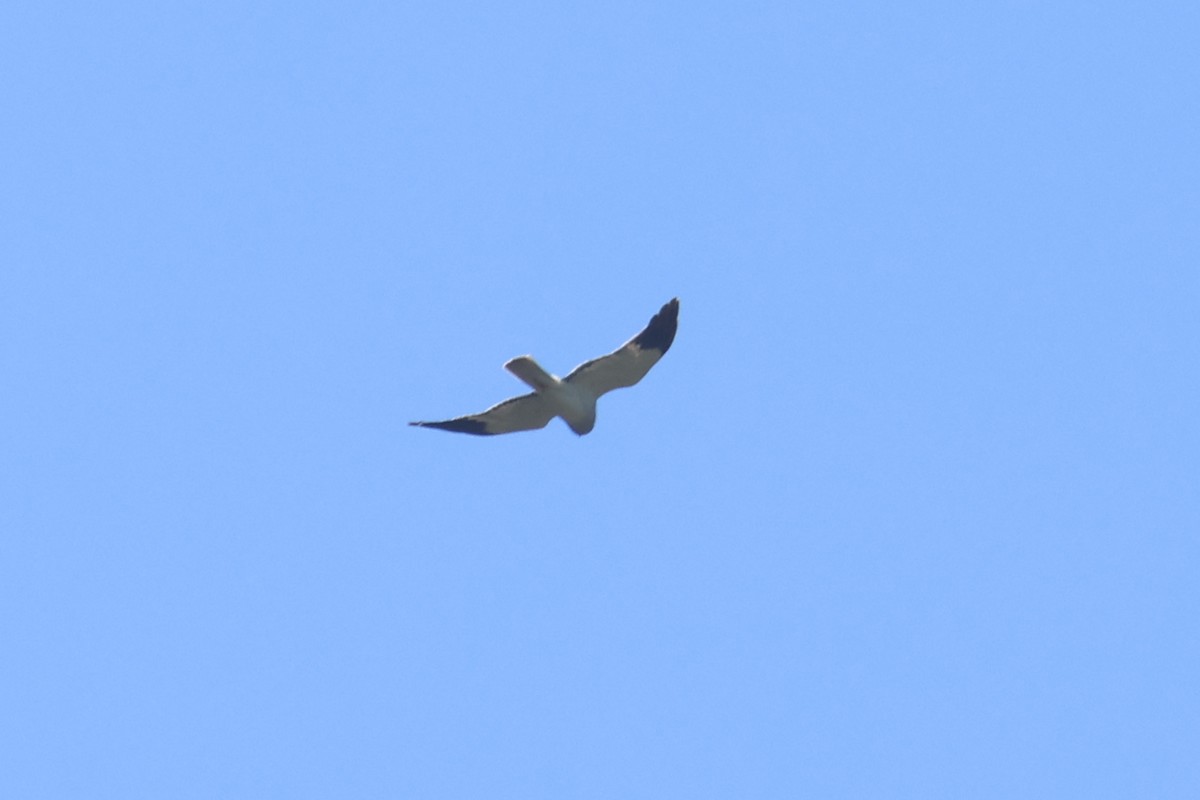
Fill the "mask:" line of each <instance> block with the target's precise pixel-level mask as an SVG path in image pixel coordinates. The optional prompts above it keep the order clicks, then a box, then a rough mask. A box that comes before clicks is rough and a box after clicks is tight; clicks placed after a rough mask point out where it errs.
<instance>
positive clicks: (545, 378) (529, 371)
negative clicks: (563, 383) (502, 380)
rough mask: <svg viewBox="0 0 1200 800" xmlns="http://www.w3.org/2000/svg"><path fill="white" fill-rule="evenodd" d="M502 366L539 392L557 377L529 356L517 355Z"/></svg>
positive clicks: (556, 380) (554, 382)
mask: <svg viewBox="0 0 1200 800" xmlns="http://www.w3.org/2000/svg"><path fill="white" fill-rule="evenodd" d="M504 368H505V369H506V370H508V371H509V372H511V373H512V374H513V375H516V376H517V377H518V378H520V379H521V380H523V381H525V383H528V384H529V385H530V386H532V387H533V388H534V390H536V391H539V392H540V391H543V390H545V389H549V388H550V387H551V386H553V385H555V384H556V383H558V378H556V377H554V376H553V375H551V374H550V373H549V372H546V370H544V369H542V368H541V366H539V365H538V363H537V362H536V361H534V360H533V358H531V357H530V356H517V357H516V358H514V359H513V360H512V361H509V362H508V363H507V364H505V365H504Z"/></svg>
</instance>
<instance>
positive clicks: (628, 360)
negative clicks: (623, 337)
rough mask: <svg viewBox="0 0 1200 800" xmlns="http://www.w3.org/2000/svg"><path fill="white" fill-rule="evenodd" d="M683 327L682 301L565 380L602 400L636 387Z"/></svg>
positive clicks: (666, 308)
mask: <svg viewBox="0 0 1200 800" xmlns="http://www.w3.org/2000/svg"><path fill="white" fill-rule="evenodd" d="M678 326H679V298H678V297H676V298H675V299H674V300H672V301H671V302H669V303H667V304H666V305H664V306H663V307H662V308H661V309H659V311H658V313H657V314H655V315H654V316H653V317H652V318H651V319H650V324H648V325H647V326H646V328H645V330H643V331H642V332H641V333H639V334H638V335H637V336H635V337H633V338H632V339H630V340H629V341H628V342H626V343H625V344H623V345H621V346H620V347H619V348H617V349H616V350H614V351H613V352H611V353H609V354H608V355H606V356H601V357H600V358H594V359H592V360H591V361H587V362H584V363H583V364H580V365H579V366H578V367H576V368H575V369H573V370H571V374H570V375H568V376H567V377H565V378H563V381H564V382H565V383H573V384H575V385H577V386H580V387H582V388H584V389H586V390H587V391H589V392H591V393H592V395H593V396H595V397H599V396H600V395H602V394H604V393H605V392H611V391H612V390H613V389H620V388H623V387H625V386H633V385H634V384H635V383H637V382H638V381H640V380H641V379H642V378H643V377H644V376H645V375H646V373H647V372H649V371H650V368H651V367H653V366H654V365H655V364H657V363H658V360H659V359H660V358H662V357H663V354H664V353H666V352H667V350H669V349H670V348H671V343H672V342H674V341H675V331H676V329H677V328H678Z"/></svg>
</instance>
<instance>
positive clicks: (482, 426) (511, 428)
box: [408, 394, 554, 436]
mask: <svg viewBox="0 0 1200 800" xmlns="http://www.w3.org/2000/svg"><path fill="white" fill-rule="evenodd" d="M552 419H554V411H553V410H552V409H551V408H550V404H549V403H548V402H546V399H545V398H544V397H541V396H540V395H537V394H523V395H521V396H520V397H513V398H511V399H509V400H505V401H504V402H503V403H497V404H496V405H494V406H492V407H491V408H489V409H488V410H487V411H484V412H482V413H480V414H470V415H468V416H465V417H455V418H454V419H447V420H442V421H441V422H410V423H408V424H409V425H417V426H419V427H422V428H438V429H440V430H443V431H454V432H455V433H473V434H475V435H476V436H494V435H496V434H498V433H516V432H517V431H532V430H536V429H538V428H544V427H546V424H547V423H549V422H550V420H552Z"/></svg>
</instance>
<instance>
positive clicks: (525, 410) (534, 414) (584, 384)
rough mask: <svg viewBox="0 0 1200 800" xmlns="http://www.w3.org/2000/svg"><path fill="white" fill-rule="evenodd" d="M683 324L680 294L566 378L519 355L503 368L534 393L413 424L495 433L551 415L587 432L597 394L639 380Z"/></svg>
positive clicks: (529, 426) (537, 424) (539, 423)
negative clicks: (622, 340) (479, 410)
mask: <svg viewBox="0 0 1200 800" xmlns="http://www.w3.org/2000/svg"><path fill="white" fill-rule="evenodd" d="M678 324H679V298H675V299H674V300H672V301H671V302H669V303H667V304H666V305H665V306H663V307H662V308H661V309H660V310H659V312H658V313H657V314H655V315H654V316H653V317H652V318H651V319H650V324H649V325H647V326H646V329H645V330H643V331H642V332H641V333H639V334H638V335H637V336H635V337H633V338H632V339H630V340H629V341H628V342H626V343H625V344H623V345H621V346H620V347H618V348H617V349H616V350H614V351H613V352H611V353H609V354H608V355H606V356H601V357H600V358H594V359H592V360H591V361H585V362H584V363H582V364H580V365H579V366H578V367H576V368H575V369H573V370H571V374H570V375H568V376H567V377H565V378H558V377H555V376H554V375H551V374H550V373H549V372H546V370H544V369H542V368H541V367H540V366H539V365H538V363H537V362H536V361H534V360H533V358H531V357H530V356H518V357H517V358H514V359H513V360H512V361H509V362H508V363H507V364H505V365H504V368H505V369H507V370H508V371H509V372H511V373H512V374H513V375H516V376H517V377H518V378H520V379H521V380H522V381H524V382H525V383H527V384H529V385H530V386H531V387H532V388H533V392H532V393H530V394H523V395H521V396H520V397H514V398H512V399H510V400H505V401H504V402H503V403H499V404H497V405H494V406H492V407H491V408H489V409H488V410H487V411H484V412H482V413H480V414H470V415H468V416H465V417H455V418H454V419H447V420H443V421H441V422H410V423H409V424H410V425H419V426H420V427H422V428H441V429H442V430H444V431H455V432H457V433H473V434H475V435H477V436H492V435H494V434H497V433H514V432H515V431H531V430H535V429H537V428H544V427H546V424H547V423H548V422H550V420H552V419H554V418H555V417H562V418H563V421H564V422H566V423H567V425H568V426H569V427H570V428H571V430H573V431H575V433H577V434H579V435H580V436H583V435H584V434H585V433H589V432H590V431H591V430H592V428H593V427H594V426H595V424H596V400H597V399H598V398H599V397H600V395H602V394H604V393H605V392H611V391H612V390H613V389H620V388H622V387H624V386H633V385H634V384H635V383H637V382H638V381H640V380H641V379H642V377H643V376H645V374H646V373H647V372H649V371H650V368H651V367H653V366H654V365H655V364H657V363H658V360H659V359H660V358H662V357H663V354H664V353H666V352H667V350H669V349H670V348H671V342H673V341H675V329H676V327H677V326H678Z"/></svg>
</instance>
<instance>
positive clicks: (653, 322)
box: [633, 297, 679, 353]
mask: <svg viewBox="0 0 1200 800" xmlns="http://www.w3.org/2000/svg"><path fill="white" fill-rule="evenodd" d="M678 327H679V298H678V297H676V298H674V299H672V300H671V302H669V303H667V304H666V305H664V306H663V307H662V308H661V309H659V311H658V313H657V314H655V315H654V316H653V317H651V319H650V324H649V325H647V326H646V329H645V330H644V331H642V332H641V333H639V334H638V335H637V336H636V337H634V340H633V343H634V344H636V345H637V346H638V347H639V348H640V349H642V350H658V351H659V352H662V353H665V352H667V351H668V350H670V349H671V343H672V342H674V341H675V331H676V329H677V328H678Z"/></svg>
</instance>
